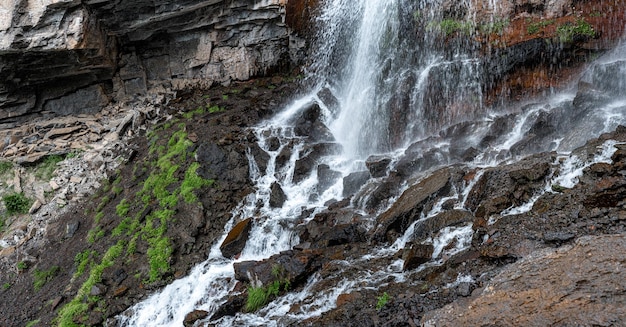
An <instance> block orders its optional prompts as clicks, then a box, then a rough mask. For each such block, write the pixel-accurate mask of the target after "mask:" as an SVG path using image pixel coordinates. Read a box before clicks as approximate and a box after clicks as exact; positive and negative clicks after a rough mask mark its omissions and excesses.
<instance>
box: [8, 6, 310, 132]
mask: <svg viewBox="0 0 626 327" xmlns="http://www.w3.org/2000/svg"><path fill="white" fill-rule="evenodd" d="M284 6H285V1H281V0H271V1H261V0H255V1H219V0H186V1H177V2H176V3H172V4H161V3H154V2H148V1H139V0H138V1H122V2H120V1H94V0H90V1H83V2H76V1H70V0H60V1H52V0H46V1H42V2H36V3H33V2H18V1H12V0H10V1H4V2H3V3H2V5H1V6H0V81H2V82H0V123H5V124H7V123H8V124H15V123H17V122H19V121H21V120H24V119H27V118H29V117H32V116H33V115H35V114H44V115H45V114H54V115H59V114H79V113H94V112H97V111H98V110H100V109H101V108H102V107H103V106H104V105H106V104H107V103H109V102H110V101H111V100H115V101H121V100H127V99H133V98H135V97H137V96H149V97H148V99H149V100H150V101H156V102H159V101H162V100H163V96H169V94H171V93H172V92H174V91H176V90H180V89H182V88H184V87H189V86H204V87H208V86H211V85H212V84H214V83H219V84H229V83H230V82H231V81H241V80H247V79H249V78H251V77H254V76H263V75H267V74H271V73H274V72H278V71H285V70H286V69H289V68H291V67H292V66H293V64H295V63H298V62H300V60H302V55H303V52H302V51H301V50H302V47H303V46H304V43H303V42H298V40H297V37H296V36H294V35H292V34H291V32H290V30H289V29H288V27H287V26H286V25H285V24H284V22H283V21H284V16H285V7H284Z"/></svg>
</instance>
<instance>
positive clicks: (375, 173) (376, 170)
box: [365, 156, 391, 178]
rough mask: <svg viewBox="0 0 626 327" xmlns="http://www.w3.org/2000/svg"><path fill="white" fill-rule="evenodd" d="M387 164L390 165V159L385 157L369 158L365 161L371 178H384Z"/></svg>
mask: <svg viewBox="0 0 626 327" xmlns="http://www.w3.org/2000/svg"><path fill="white" fill-rule="evenodd" d="M389 163H391V158H389V157H386V156H369V157H368V158H367V160H365V166H366V167H367V169H369V171H370V174H371V175H372V177H373V178H378V177H383V176H385V175H386V174H387V168H388V167H389Z"/></svg>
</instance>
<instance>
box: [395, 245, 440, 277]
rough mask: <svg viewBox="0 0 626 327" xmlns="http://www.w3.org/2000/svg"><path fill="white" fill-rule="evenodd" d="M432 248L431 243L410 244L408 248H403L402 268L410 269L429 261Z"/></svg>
mask: <svg viewBox="0 0 626 327" xmlns="http://www.w3.org/2000/svg"><path fill="white" fill-rule="evenodd" d="M434 250H435V248H434V247H433V245H432V244H412V245H411V247H410V248H408V249H407V248H405V250H404V252H403V253H402V260H404V264H403V265H402V270H404V271H407V270H412V269H415V268H417V267H419V266H421V265H422V264H424V263H426V262H428V261H430V259H431V258H432V255H433V252H434Z"/></svg>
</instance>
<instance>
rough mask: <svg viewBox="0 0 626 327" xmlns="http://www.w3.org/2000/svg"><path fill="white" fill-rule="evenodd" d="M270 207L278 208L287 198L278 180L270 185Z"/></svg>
mask: <svg viewBox="0 0 626 327" xmlns="http://www.w3.org/2000/svg"><path fill="white" fill-rule="evenodd" d="M270 192H271V194H270V207H272V208H280V207H282V206H283V203H285V201H286V200H287V195H285V192H284V191H283V188H282V187H281V186H280V184H278V182H274V183H272V185H271V186H270Z"/></svg>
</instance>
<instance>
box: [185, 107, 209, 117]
mask: <svg viewBox="0 0 626 327" xmlns="http://www.w3.org/2000/svg"><path fill="white" fill-rule="evenodd" d="M203 113H205V110H204V108H202V107H198V108H196V109H195V110H191V111H187V112H186V113H184V114H183V117H184V118H185V119H191V118H193V116H195V115H200V114H203Z"/></svg>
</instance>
